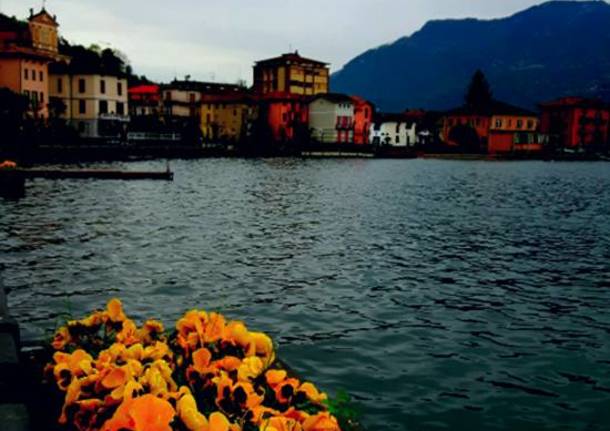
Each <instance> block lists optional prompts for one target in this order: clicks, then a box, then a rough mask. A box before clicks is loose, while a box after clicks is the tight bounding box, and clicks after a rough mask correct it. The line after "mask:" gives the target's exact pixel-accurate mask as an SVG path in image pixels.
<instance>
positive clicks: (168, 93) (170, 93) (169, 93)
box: [165, 91, 172, 100]
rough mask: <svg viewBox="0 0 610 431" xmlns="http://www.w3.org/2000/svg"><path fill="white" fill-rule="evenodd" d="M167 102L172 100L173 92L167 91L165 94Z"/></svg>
mask: <svg viewBox="0 0 610 431" xmlns="http://www.w3.org/2000/svg"><path fill="white" fill-rule="evenodd" d="M165 100H172V92H171V91H166V92H165Z"/></svg>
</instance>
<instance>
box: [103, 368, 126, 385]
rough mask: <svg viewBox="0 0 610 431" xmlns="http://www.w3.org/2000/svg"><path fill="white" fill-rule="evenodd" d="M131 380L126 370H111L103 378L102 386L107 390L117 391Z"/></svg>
mask: <svg viewBox="0 0 610 431" xmlns="http://www.w3.org/2000/svg"><path fill="white" fill-rule="evenodd" d="M128 379H129V373H128V372H127V370H125V368H114V369H109V370H108V371H107V372H106V373H105V376H104V377H103V378H102V386H104V387H105V388H106V389H115V388H117V387H119V386H123V385H124V384H125V383H127V380H128Z"/></svg>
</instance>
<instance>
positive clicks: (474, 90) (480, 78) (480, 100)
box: [466, 70, 493, 109]
mask: <svg viewBox="0 0 610 431" xmlns="http://www.w3.org/2000/svg"><path fill="white" fill-rule="evenodd" d="M492 100H493V94H492V92H491V88H490V86H489V83H488V82H487V79H486V78H485V75H484V74H483V72H482V71H481V70H477V71H476V72H475V73H474V75H473V76H472V80H471V81H470V85H469V86H468V91H467V93H466V105H467V106H468V107H470V108H473V109H480V108H485V107H487V106H489V105H490V104H491V102H492Z"/></svg>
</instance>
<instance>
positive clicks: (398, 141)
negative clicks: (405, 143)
mask: <svg viewBox="0 0 610 431" xmlns="http://www.w3.org/2000/svg"><path fill="white" fill-rule="evenodd" d="M396 143H397V144H400V135H396Z"/></svg>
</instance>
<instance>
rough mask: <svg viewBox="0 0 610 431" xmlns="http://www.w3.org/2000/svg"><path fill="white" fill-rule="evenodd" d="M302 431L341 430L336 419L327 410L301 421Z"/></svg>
mask: <svg viewBox="0 0 610 431" xmlns="http://www.w3.org/2000/svg"><path fill="white" fill-rule="evenodd" d="M303 430H304V431H341V428H340V427H339V424H338V423H337V419H335V418H334V417H333V416H331V415H330V413H328V412H322V413H318V414H317V415H315V416H310V417H308V418H307V419H305V422H303Z"/></svg>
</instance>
